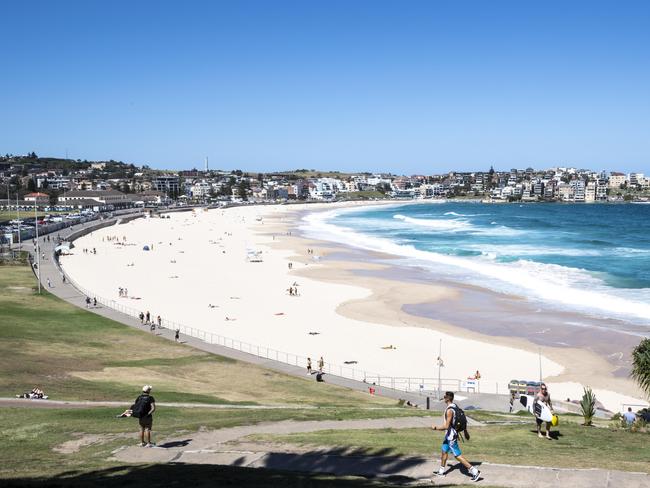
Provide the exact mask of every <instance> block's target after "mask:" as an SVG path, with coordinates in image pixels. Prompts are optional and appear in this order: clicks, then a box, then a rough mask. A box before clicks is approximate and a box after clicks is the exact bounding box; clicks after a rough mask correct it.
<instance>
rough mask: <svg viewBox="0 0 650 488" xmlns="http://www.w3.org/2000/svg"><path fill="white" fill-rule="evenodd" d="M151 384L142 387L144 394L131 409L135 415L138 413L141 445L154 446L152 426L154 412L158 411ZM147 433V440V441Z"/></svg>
mask: <svg viewBox="0 0 650 488" xmlns="http://www.w3.org/2000/svg"><path fill="white" fill-rule="evenodd" d="M152 389H153V387H152V386H151V385H144V386H143V387H142V394H141V395H140V396H139V397H138V398H136V399H135V403H134V404H133V405H132V406H131V411H132V412H133V413H134V415H138V423H139V424H140V446H141V447H154V446H155V444H153V443H152V442H151V428H152V426H153V413H154V412H155V411H156V400H155V398H154V397H153V396H151V390H152ZM145 434H146V438H147V441H146V442H145Z"/></svg>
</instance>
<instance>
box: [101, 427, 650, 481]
mask: <svg viewBox="0 0 650 488" xmlns="http://www.w3.org/2000/svg"><path fill="white" fill-rule="evenodd" d="M430 424H431V419H428V418H422V417H404V418H398V419H376V420H344V421H308V422H294V421H282V422H272V423H271V422H269V423H262V424H258V425H253V426H242V427H233V428H226V429H220V430H216V431H203V432H196V433H193V434H185V435H183V436H181V437H173V438H169V439H166V440H165V441H164V442H162V443H160V444H159V445H158V447H157V448H154V449H145V448H141V447H137V446H129V447H124V448H120V449H117V450H116V451H114V452H113V456H114V458H115V459H116V460H119V461H121V462H126V463H191V464H220V465H229V466H239V467H249V468H266V469H277V470H288V471H300V472H312V473H328V474H334V475H337V476H365V477H373V478H375V477H379V478H390V479H394V480H401V481H403V482H405V483H408V484H424V483H427V484H429V483H431V482H432V483H433V484H434V485H442V484H444V485H449V484H453V485H456V484H465V483H469V482H470V480H469V476H468V474H467V472H466V470H465V469H464V468H462V467H461V466H460V464H457V463H455V462H452V463H449V465H448V466H449V470H448V473H447V475H446V476H445V477H444V478H439V477H435V478H434V479H433V480H431V474H432V473H433V471H434V470H436V469H437V468H438V467H439V461H438V454H437V449H436V448H434V447H433V445H434V444H437V442H433V438H434V437H440V436H439V435H438V436H436V434H432V457H423V456H391V455H390V454H388V453H379V454H378V453H372V454H371V453H369V452H367V451H365V450H363V449H350V448H335V449H307V448H300V447H296V446H290V445H277V444H265V443H260V442H250V441H249V442H247V441H246V440H245V439H244V438H245V437H247V436H250V435H255V434H279V435H283V434H292V433H307V432H315V431H320V430H353V429H386V428H393V429H405V428H429V427H430ZM476 465H477V466H478V467H479V469H480V470H481V475H482V477H483V480H485V482H486V483H488V484H490V485H498V486H503V487H508V488H530V487H549V488H550V487H555V488H564V487H566V488H581V487H585V488H587V487H589V488H601V487H602V488H614V487H616V488H618V487H650V476H649V475H648V474H646V473H631V472H622V471H609V470H599V469H554V468H541V467H533V466H511V465H504V464H492V463H476Z"/></svg>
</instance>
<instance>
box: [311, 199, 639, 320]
mask: <svg viewBox="0 0 650 488" xmlns="http://www.w3.org/2000/svg"><path fill="white" fill-rule="evenodd" d="M306 221H307V222H306V226H305V230H306V231H307V232H308V233H311V234H313V235H314V237H318V238H321V239H323V238H325V239H330V240H334V241H339V242H342V243H345V244H350V245H353V246H357V247H362V248H365V249H371V250H376V251H383V252H388V253H391V254H394V255H396V256H400V257H402V258H403V259H401V260H400V261H401V263H402V264H407V265H413V266H419V267H421V268H423V269H424V270H425V271H428V272H430V273H432V276H431V278H432V280H434V279H435V278H436V276H437V277H444V278H445V279H451V280H455V281H458V282H463V283H469V284H474V285H479V286H483V287H487V288H489V289H492V290H495V291H499V292H504V293H509V294H515V295H519V296H524V297H527V298H529V299H530V300H533V301H535V300H537V301H540V302H544V303H546V304H547V305H551V306H554V307H556V308H561V309H571V310H579V311H581V312H585V313H588V314H593V315H597V316H599V317H607V318H617V319H626V320H629V321H632V322H634V323H642V324H647V323H650V205H634V204H628V205H585V204H576V205H566V204H528V205H518V204H481V203H470V202H466V203H460V202H458V203H456V202H444V203H436V202H431V203H423V204H406V205H395V206H393V205H391V206H377V207H365V208H361V209H345V210H335V211H330V212H325V213H322V214H312V215H311V216H308V217H307V218H306Z"/></svg>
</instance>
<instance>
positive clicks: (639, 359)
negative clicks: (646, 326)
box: [630, 339, 650, 396]
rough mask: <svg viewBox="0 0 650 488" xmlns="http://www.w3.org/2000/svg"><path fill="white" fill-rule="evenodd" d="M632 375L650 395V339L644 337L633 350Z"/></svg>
mask: <svg viewBox="0 0 650 488" xmlns="http://www.w3.org/2000/svg"><path fill="white" fill-rule="evenodd" d="M630 376H632V378H634V381H636V382H637V383H638V385H639V386H640V387H641V389H642V390H643V391H644V392H645V394H646V395H648V396H650V339H643V340H642V341H641V342H640V343H639V345H638V346H636V347H635V348H634V351H632V372H631V373H630Z"/></svg>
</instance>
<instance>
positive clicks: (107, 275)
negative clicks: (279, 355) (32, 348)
mask: <svg viewBox="0 0 650 488" xmlns="http://www.w3.org/2000/svg"><path fill="white" fill-rule="evenodd" d="M331 208H332V205H331V204H323V205H278V206H242V207H235V208H229V209H212V210H209V211H206V210H203V209H201V210H199V209H197V210H195V211H191V212H179V213H170V214H168V215H165V218H146V219H136V220H134V221H131V222H128V223H125V224H120V225H116V226H111V227H107V228H104V229H100V230H97V231H94V232H92V233H91V234H88V235H86V236H84V237H82V238H80V239H78V240H77V241H75V248H74V249H73V254H72V255H68V256H62V257H61V264H62V267H63V269H64V270H65V272H66V273H67V274H69V275H70V276H71V277H72V278H73V279H74V281H75V282H76V283H78V284H79V285H80V286H82V287H83V288H86V289H88V290H92V291H93V293H95V294H96V295H98V296H101V297H105V298H109V299H111V300H114V301H115V304H119V305H122V306H128V307H131V308H135V309H139V310H141V311H142V312H143V314H146V313H147V312H149V314H150V317H151V318H155V317H157V316H161V317H162V322H163V325H164V324H165V323H167V322H170V321H173V322H177V323H181V324H184V325H188V326H192V327H195V328H197V329H201V330H204V331H206V332H212V333H215V334H220V335H222V336H226V337H229V338H233V339H236V340H240V341H244V342H248V343H251V344H256V345H260V346H265V347H269V348H273V349H276V350H280V351H287V352H290V353H293V354H296V355H300V356H303V357H305V358H306V357H311V359H312V362H313V367H314V369H317V367H318V360H319V358H320V357H321V356H322V357H323V358H324V361H325V363H326V365H327V366H328V367H331V366H332V365H336V367H340V368H349V369H355V370H356V371H359V372H363V371H365V372H367V373H368V376H369V378H370V376H372V378H371V381H373V380H374V378H375V377H376V376H386V377H409V378H413V379H414V382H415V383H417V378H437V375H438V366H437V356H438V353H439V347H440V343H441V341H442V359H443V361H444V367H443V368H442V373H441V374H442V377H443V378H451V379H460V380H462V379H465V378H467V377H468V376H470V375H473V373H474V372H475V371H476V370H480V372H481V376H482V379H481V391H485V392H494V391H495V390H496V388H497V385H499V386H498V387H499V388H500V389H501V391H500V392H501V393H504V392H505V390H504V389H505V387H506V385H507V383H508V381H509V380H511V379H514V378H519V379H524V378H525V379H537V378H538V377H539V370H540V355H539V348H538V346H537V345H536V344H534V343H533V342H532V341H530V340H527V339H526V338H524V337H504V336H501V335H491V334H490V330H489V327H486V329H485V332H481V331H480V330H470V328H465V327H458V326H455V325H452V324H450V323H449V322H450V321H443V320H436V319H434V318H431V317H430V316H425V315H426V314H423V315H414V314H409V313H407V312H406V311H405V309H407V308H408V306H414V305H422V304H429V305H431V304H439V306H440V307H447V305H449V306H450V307H452V306H453V307H471V306H472V303H465V302H462V303H460V298H461V297H464V296H466V292H467V289H468V288H467V287H463V286H461V285H453V286H452V285H450V284H448V283H445V282H440V283H436V282H431V281H429V282H417V280H412V279H408V276H406V277H405V272H404V271H403V270H402V271H400V270H399V267H398V266H396V265H395V263H394V262H392V261H391V262H390V263H389V262H388V261H389V259H386V262H382V260H383V259H384V258H389V256H382V255H381V254H379V253H367V252H360V251H358V250H353V249H347V248H345V247H342V246H341V245H340V244H333V243H328V242H324V241H315V240H313V239H311V238H306V237H303V236H300V235H299V232H298V230H299V227H300V225H301V222H302V220H301V219H302V218H303V216H304V214H305V213H306V212H308V213H311V212H319V211H322V210H325V209H331ZM84 250H87V251H86V252H84ZM120 288H122V293H120V291H119V289H120ZM124 290H126V292H124ZM305 366H306V364H305ZM541 367H542V371H543V375H544V377H545V378H547V379H549V381H550V382H551V393H552V394H554V395H555V397H556V398H558V399H565V398H566V397H569V398H572V399H575V398H578V397H579V396H580V394H581V386H580V385H581V384H585V385H590V386H592V387H593V388H594V389H595V390H596V393H597V395H598V398H599V400H600V401H601V402H603V403H604V404H605V406H606V407H608V408H609V409H612V410H618V409H619V407H620V404H621V403H623V402H628V403H633V402H637V403H638V402H639V400H638V391H637V390H636V389H635V387H634V385H633V384H632V383H631V382H630V381H629V380H628V379H627V378H621V377H616V376H615V374H614V373H613V372H614V370H615V367H614V366H613V365H612V364H611V363H610V362H608V361H607V360H605V359H604V358H603V357H602V356H601V355H598V354H595V353H593V352H590V351H586V350H584V349H582V348H578V347H575V348H574V347H562V348H560V347H544V349H543V353H542V355H541ZM326 370H328V369H327V368H326ZM329 370H330V371H332V373H334V374H336V372H337V371H336V369H334V370H331V369H329ZM106 375H107V380H108V378H109V377H110V375H111V372H110V371H106ZM357 379H359V378H357ZM411 386H412V387H413V385H411ZM414 387H415V388H418V385H415V386H414ZM430 387H431V385H427V388H430Z"/></svg>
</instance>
